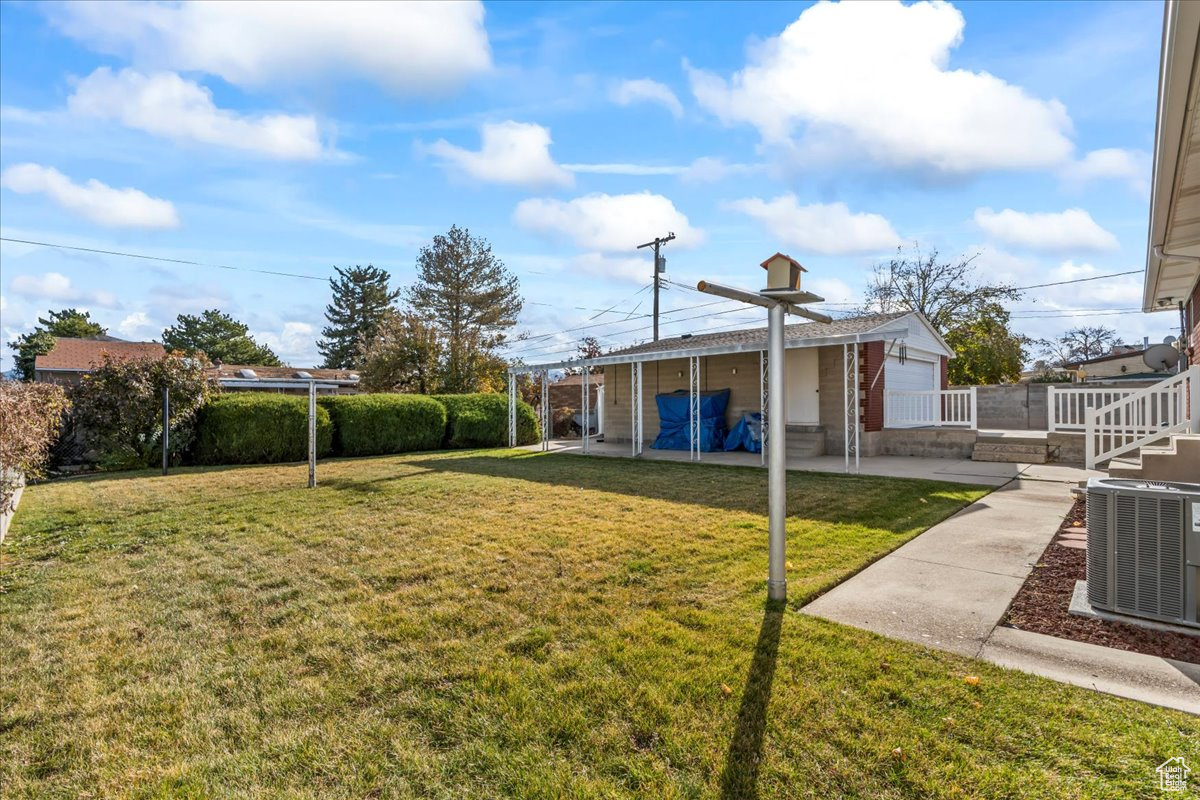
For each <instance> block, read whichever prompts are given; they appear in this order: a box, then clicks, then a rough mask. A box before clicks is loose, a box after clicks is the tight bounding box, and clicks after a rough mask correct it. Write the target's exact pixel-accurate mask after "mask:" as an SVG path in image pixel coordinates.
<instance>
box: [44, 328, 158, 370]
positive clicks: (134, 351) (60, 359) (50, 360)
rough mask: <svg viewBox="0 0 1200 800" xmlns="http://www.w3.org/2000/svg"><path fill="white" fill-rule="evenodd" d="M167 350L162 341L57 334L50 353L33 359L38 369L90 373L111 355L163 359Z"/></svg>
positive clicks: (113, 357)
mask: <svg viewBox="0 0 1200 800" xmlns="http://www.w3.org/2000/svg"><path fill="white" fill-rule="evenodd" d="M166 352H167V351H166V349H165V348H163V346H162V345H161V344H159V343H158V342H124V341H121V340H120V339H114V338H112V337H111V336H105V337H103V338H96V339H71V338H66V337H57V338H55V340H54V347H52V348H51V349H50V352H49V353H45V354H43V355H40V356H38V357H37V358H35V359H34V361H33V368H34V370H35V371H36V370H45V371H48V372H49V371H53V372H90V371H92V370H93V369H94V368H96V367H97V366H99V365H100V364H102V363H104V357H105V356H106V355H107V356H108V357H109V358H112V359H114V360H117V361H124V360H127V359H131V358H162V357H163V356H164V355H166Z"/></svg>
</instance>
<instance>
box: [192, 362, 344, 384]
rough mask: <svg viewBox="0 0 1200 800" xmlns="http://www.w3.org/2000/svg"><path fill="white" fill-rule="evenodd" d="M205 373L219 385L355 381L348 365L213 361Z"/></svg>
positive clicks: (341, 382)
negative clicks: (317, 365)
mask: <svg viewBox="0 0 1200 800" xmlns="http://www.w3.org/2000/svg"><path fill="white" fill-rule="evenodd" d="M207 372H208V376H209V378H210V379H212V380H215V381H217V382H219V383H221V384H223V385H228V386H246V385H255V386H257V385H259V383H260V382H262V383H263V388H267V387H266V385H265V382H271V383H273V384H275V385H273V386H272V387H271V388H279V386H280V385H283V386H291V385H300V384H303V385H305V386H307V385H308V383H309V381H314V380H315V381H318V382H320V383H329V384H336V385H340V386H356V385H357V384H358V381H359V377H358V373H357V372H356V371H354V370H352V369H318V368H317V367H262V366H255V365H253V364H216V365H214V366H212V367H209V368H208V370H207Z"/></svg>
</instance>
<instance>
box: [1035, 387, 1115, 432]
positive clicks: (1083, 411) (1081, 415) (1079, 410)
mask: <svg viewBox="0 0 1200 800" xmlns="http://www.w3.org/2000/svg"><path fill="white" fill-rule="evenodd" d="M1136 391H1137V389H1114V388H1112V387H1104V388H1100V387H1096V386H1054V385H1050V386H1047V387H1046V417H1047V419H1046V423H1047V426H1046V427H1048V428H1049V429H1050V430H1051V431H1052V432H1053V431H1082V430H1086V429H1087V421H1088V412H1090V411H1091V410H1092V409H1095V408H1100V407H1101V406H1106V405H1108V404H1109V403H1113V402H1116V401H1117V400H1120V399H1121V398H1122V397H1128V396H1129V395H1131V394H1133V393H1134V392H1136Z"/></svg>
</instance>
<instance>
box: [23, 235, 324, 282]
mask: <svg viewBox="0 0 1200 800" xmlns="http://www.w3.org/2000/svg"><path fill="white" fill-rule="evenodd" d="M0 242H13V243H16V244H31V245H36V246H37V247H53V248H56V249H59V250H78V251H79V252H81V253H98V254H100V255H105V256H122V257H124V258H140V259H143V260H145V261H162V262H165V263H168V264H186V265H188V266H192V267H210V268H212V269H228V270H234V271H235V272H257V273H259V274H260V275H277V276H279V277H283V278H303V279H304V280H306V281H320V282H321V283H326V282H328V281H329V278H321V277H318V276H316V275H301V274H300V273H298V272H278V271H276V270H270V269H254V268H253V267H231V266H228V265H226V264H206V263H204V262H203V261H189V260H187V259H185V258H165V257H163V256H148V255H144V254H142V253H123V252H121V251H119V250H101V249H99V248H96V247H78V246H76V245H71V244H57V243H55V242H35V241H31V240H29V239H10V238H9V237H7V236H0Z"/></svg>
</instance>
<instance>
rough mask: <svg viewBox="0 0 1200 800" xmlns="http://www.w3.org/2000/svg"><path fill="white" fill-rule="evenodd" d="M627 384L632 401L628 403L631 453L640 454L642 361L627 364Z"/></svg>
mask: <svg viewBox="0 0 1200 800" xmlns="http://www.w3.org/2000/svg"><path fill="white" fill-rule="evenodd" d="M629 386H630V394H631V398H632V402H631V403H630V414H631V420H630V431H631V432H630V437H629V438H630V439H631V440H632V455H633V456H634V457H637V456H640V455H641V454H642V439H643V438H644V436H643V434H642V362H640V361H635V362H633V363H632V364H630V365H629Z"/></svg>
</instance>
